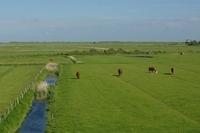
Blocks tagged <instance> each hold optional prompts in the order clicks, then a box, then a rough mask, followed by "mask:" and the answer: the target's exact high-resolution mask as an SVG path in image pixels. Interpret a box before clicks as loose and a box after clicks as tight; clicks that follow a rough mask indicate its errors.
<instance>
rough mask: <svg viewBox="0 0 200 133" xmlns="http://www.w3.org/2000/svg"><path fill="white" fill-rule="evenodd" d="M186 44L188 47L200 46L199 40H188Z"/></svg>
mask: <svg viewBox="0 0 200 133" xmlns="http://www.w3.org/2000/svg"><path fill="white" fill-rule="evenodd" d="M185 44H186V45H188V46H198V45H199V46H200V41H197V40H186V41H185Z"/></svg>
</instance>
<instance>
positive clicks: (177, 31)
mask: <svg viewBox="0 0 200 133" xmlns="http://www.w3.org/2000/svg"><path fill="white" fill-rule="evenodd" d="M186 39H197V40H199V39H200V0H0V41H184V40H186Z"/></svg>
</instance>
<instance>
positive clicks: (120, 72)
mask: <svg viewBox="0 0 200 133" xmlns="http://www.w3.org/2000/svg"><path fill="white" fill-rule="evenodd" d="M121 75H122V69H121V68H119V69H118V76H121Z"/></svg>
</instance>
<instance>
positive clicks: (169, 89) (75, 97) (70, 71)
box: [49, 53, 200, 133]
mask: <svg viewBox="0 0 200 133" xmlns="http://www.w3.org/2000/svg"><path fill="white" fill-rule="evenodd" d="M78 58H79V60H81V61H83V62H84V64H75V65H65V66H62V71H61V77H60V81H59V84H58V87H57V88H56V95H55V102H54V103H53V104H52V105H50V110H51V113H52V114H50V115H49V119H50V120H49V121H50V123H49V132H58V133H59V132H81V133H82V132H85V133H88V132H91V133H94V132H113V133H116V132H119V133H121V132H136V133H137V132H138V133H141V132H142V133H144V132H152V133H155V132H158V133H160V132H166V133H168V132H170V133H171V132H173V133H178V132H186V133H197V132H200V126H199V123H200V119H199V118H200V112H199V109H198V108H199V107H200V102H199V101H200V87H199V81H200V76H199V73H200V69H199V66H200V62H199V58H200V54H193V53H188V54H186V55H183V56H181V55H179V54H177V53H171V54H163V55H156V56H154V57H153V58H144V57H140V56H139V57H138V56H135V55H117V56H78ZM149 65H155V66H157V68H158V69H159V74H157V75H155V74H149V73H148V72H147V68H148V66H149ZM170 67H175V69H176V74H175V75H174V76H171V75H168V73H169V70H170ZM118 68H122V69H123V71H124V74H123V76H122V77H120V78H119V77H115V76H113V75H114V74H116V71H117V69H118ZM76 71H80V72H81V79H80V80H76V79H74V78H75V77H74V73H75V72H76Z"/></svg>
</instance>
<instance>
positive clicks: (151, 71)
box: [149, 67, 158, 73]
mask: <svg viewBox="0 0 200 133" xmlns="http://www.w3.org/2000/svg"><path fill="white" fill-rule="evenodd" d="M149 72H150V73H158V71H157V69H156V67H149Z"/></svg>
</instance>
